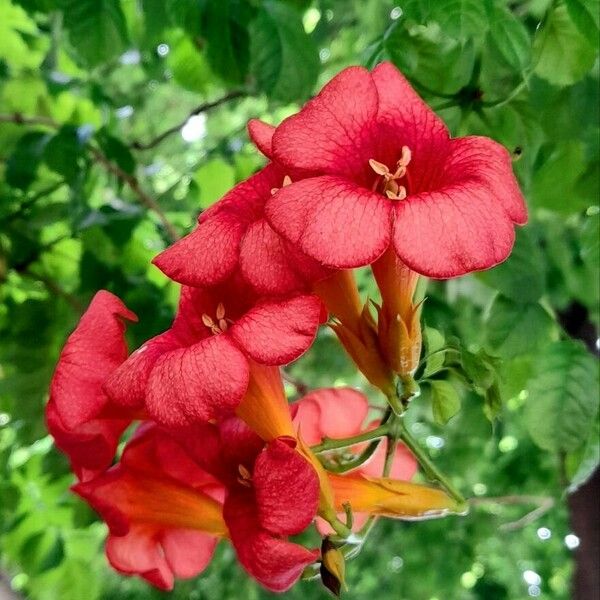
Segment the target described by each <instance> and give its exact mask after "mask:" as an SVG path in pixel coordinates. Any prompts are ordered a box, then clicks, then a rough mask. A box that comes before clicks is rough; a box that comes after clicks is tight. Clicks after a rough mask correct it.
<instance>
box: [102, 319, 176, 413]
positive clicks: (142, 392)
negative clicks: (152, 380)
mask: <svg viewBox="0 0 600 600" xmlns="http://www.w3.org/2000/svg"><path fill="white" fill-rule="evenodd" d="M178 347H179V344H178V342H177V340H176V339H175V336H174V335H173V334H172V332H171V331H166V332H165V333H163V334H161V335H157V336H156V337H154V338H152V339H151V340H149V341H147V342H146V343H145V344H143V345H142V346H141V347H140V348H138V349H137V350H136V351H135V352H133V353H132V354H131V356H129V358H128V359H127V360H126V361H125V362H124V363H122V364H121V366H120V367H118V368H117V370H116V371H115V372H114V373H113V374H112V375H111V376H110V377H109V378H108V380H107V381H106V383H105V384H104V391H105V392H106V393H107V395H108V396H109V397H110V399H111V400H112V401H113V402H115V404H118V405H119V406H123V407H129V408H139V407H142V406H144V402H145V399H146V386H147V384H148V378H149V377H150V373H151V371H152V369H153V368H154V365H155V363H156V361H157V360H158V359H159V358H160V357H161V356H162V355H163V354H165V352H170V351H171V350H174V349H176V348H178Z"/></svg>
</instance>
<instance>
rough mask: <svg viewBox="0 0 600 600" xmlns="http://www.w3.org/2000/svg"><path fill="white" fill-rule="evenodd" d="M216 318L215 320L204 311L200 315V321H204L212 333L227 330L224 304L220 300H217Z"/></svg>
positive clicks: (216, 333)
mask: <svg viewBox="0 0 600 600" xmlns="http://www.w3.org/2000/svg"><path fill="white" fill-rule="evenodd" d="M216 318H217V320H216V322H215V321H213V319H212V318H211V317H210V316H209V315H207V314H206V313H204V314H203V315H202V323H204V325H205V326H206V327H208V328H209V329H210V331H211V332H212V333H213V334H215V335H218V334H219V333H224V332H225V331H227V328H228V327H229V324H228V322H227V319H225V306H223V303H222V302H219V304H218V305H217V310H216Z"/></svg>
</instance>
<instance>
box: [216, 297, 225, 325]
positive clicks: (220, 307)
mask: <svg viewBox="0 0 600 600" xmlns="http://www.w3.org/2000/svg"><path fill="white" fill-rule="evenodd" d="M223 318H225V307H224V306H223V303H222V302H219V304H218V305H217V320H218V321H220V320H221V319H223Z"/></svg>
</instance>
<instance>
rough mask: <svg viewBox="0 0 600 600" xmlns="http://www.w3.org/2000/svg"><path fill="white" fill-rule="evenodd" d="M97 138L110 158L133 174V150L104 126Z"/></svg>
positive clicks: (126, 171)
mask: <svg viewBox="0 0 600 600" xmlns="http://www.w3.org/2000/svg"><path fill="white" fill-rule="evenodd" d="M96 140H97V141H98V144H100V148H101V149H102V152H103V153H104V156H106V158H108V160H110V161H112V162H114V163H116V164H117V165H118V166H119V168H121V169H122V170H123V171H125V173H129V174H130V175H131V174H133V172H134V171H135V159H134V157H133V154H132V153H131V150H129V148H128V147H127V146H126V145H125V144H124V143H123V142H122V141H121V140H120V139H119V138H116V137H114V136H113V135H110V133H108V131H107V130H106V129H104V128H103V129H101V130H100V131H99V132H98V133H97V134H96Z"/></svg>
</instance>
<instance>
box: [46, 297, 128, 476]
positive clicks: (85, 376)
mask: <svg viewBox="0 0 600 600" xmlns="http://www.w3.org/2000/svg"><path fill="white" fill-rule="evenodd" d="M125 320H129V321H137V317H136V316H135V315H134V314H133V313H132V312H131V311H130V310H128V309H127V308H126V307H125V305H124V304H123V303H122V302H121V300H119V299H118V298H117V297H116V296H113V295H112V294H111V293H110V292H106V291H100V292H98V293H97V294H96V295H95V296H94V298H93V300H92V302H91V303H90V306H89V308H88V309H87V311H86V312H85V314H84V315H83V317H82V318H81V320H80V321H79V324H78V325H77V328H76V329H75V331H74V332H73V333H72V334H71V336H70V337H69V339H68V340H67V342H66V344H65V347H64V348H63V351H62V353H61V355H60V358H59V361H58V364H57V366H56V370H55V372H54V376H53V378H52V384H51V387H50V400H49V401H48V405H47V407H46V422H47V425H48V429H49V431H50V433H51V434H52V436H53V437H54V439H55V442H56V445H57V446H58V447H59V448H60V449H61V450H62V451H63V452H65V453H66V454H67V455H68V456H69V458H70V460H71V464H72V466H73V470H74V471H75V473H76V474H77V476H78V477H79V479H82V480H85V479H89V478H90V477H93V476H94V475H96V474H97V473H99V472H101V471H103V470H104V469H106V468H107V467H108V466H109V465H110V464H111V462H112V460H113V458H114V456H115V451H116V448H117V444H118V443H119V438H120V437H121V434H122V433H123V431H124V430H125V428H126V427H127V426H128V425H129V423H130V422H131V419H132V418H133V416H134V415H133V414H132V412H131V411H128V410H124V409H122V408H120V407H117V406H115V405H114V403H112V402H111V401H110V399H109V398H108V396H107V395H106V394H105V393H104V391H103V388H102V386H103V384H104V383H105V381H106V380H107V379H108V377H109V376H110V375H111V374H112V373H113V372H114V371H115V370H116V369H117V367H118V366H119V365H120V364H122V363H123V361H124V360H125V359H126V358H127V345H126V343H125V338H124V331H125Z"/></svg>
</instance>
